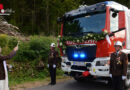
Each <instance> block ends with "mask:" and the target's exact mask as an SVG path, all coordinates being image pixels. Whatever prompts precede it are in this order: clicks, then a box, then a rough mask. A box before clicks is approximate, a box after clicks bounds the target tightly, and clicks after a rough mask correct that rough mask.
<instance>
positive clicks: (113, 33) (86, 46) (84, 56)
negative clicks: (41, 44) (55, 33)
mask: <svg viewBox="0 0 130 90" xmlns="http://www.w3.org/2000/svg"><path fill="white" fill-rule="evenodd" d="M58 20H59V21H60V22H61V33H60V40H61V42H60V41H59V48H60V53H61V57H62V63H61V68H62V70H63V71H64V72H65V73H68V74H69V75H71V76H73V77H74V78H75V79H76V80H80V78H81V77H86V78H87V77H89V76H92V77H106V78H109V62H110V54H111V53H113V52H114V51H115V49H114V43H115V42H116V41H121V42H122V43H123V49H122V52H124V53H126V54H128V59H129V65H128V74H127V80H126V82H127V85H130V10H129V9H128V8H127V7H125V6H123V5H121V4H119V3H116V2H114V1H105V2H101V3H97V4H94V5H90V6H87V5H81V6H80V7H79V8H78V9H76V10H72V11H70V12H67V13H65V14H64V15H63V17H61V18H60V19H58ZM102 33H105V34H104V35H103V36H102ZM103 37H104V38H103ZM97 38H98V39H97ZM63 45H64V46H63ZM85 72H86V73H87V74H86V73H85Z"/></svg>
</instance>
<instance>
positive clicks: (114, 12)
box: [110, 8, 119, 18]
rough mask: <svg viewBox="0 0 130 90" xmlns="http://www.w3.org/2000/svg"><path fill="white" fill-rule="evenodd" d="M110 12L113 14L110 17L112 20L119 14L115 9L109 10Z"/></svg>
mask: <svg viewBox="0 0 130 90" xmlns="http://www.w3.org/2000/svg"><path fill="white" fill-rule="evenodd" d="M110 11H112V12H113V13H112V17H113V18H116V16H117V13H119V11H118V10H115V9H113V8H111V9H110Z"/></svg>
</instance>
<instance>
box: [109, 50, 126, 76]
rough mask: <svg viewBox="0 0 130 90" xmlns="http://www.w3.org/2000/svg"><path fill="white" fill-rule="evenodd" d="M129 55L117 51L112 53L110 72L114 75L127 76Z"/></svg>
mask: <svg viewBox="0 0 130 90" xmlns="http://www.w3.org/2000/svg"><path fill="white" fill-rule="evenodd" d="M127 65H128V57H127V55H126V54H125V53H123V52H119V54H117V53H116V52H114V53H112V54H111V58H110V74H112V75H113V76H126V74H127Z"/></svg>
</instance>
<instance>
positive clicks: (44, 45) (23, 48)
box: [14, 36, 56, 62]
mask: <svg viewBox="0 0 130 90" xmlns="http://www.w3.org/2000/svg"><path fill="white" fill-rule="evenodd" d="M52 42H55V43H56V39H55V38H54V37H41V36H31V37H30V41H29V42H24V43H21V44H20V46H19V50H18V52H17V55H16V56H15V57H14V61H18V62H25V61H30V60H31V61H32V60H37V61H39V60H42V61H44V62H46V60H47V58H48V52H49V50H50V44H51V43H52Z"/></svg>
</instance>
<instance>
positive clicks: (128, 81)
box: [125, 75, 130, 89]
mask: <svg viewBox="0 0 130 90" xmlns="http://www.w3.org/2000/svg"><path fill="white" fill-rule="evenodd" d="M125 88H126V89H128V88H130V75H127V79H126V80H125Z"/></svg>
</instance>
